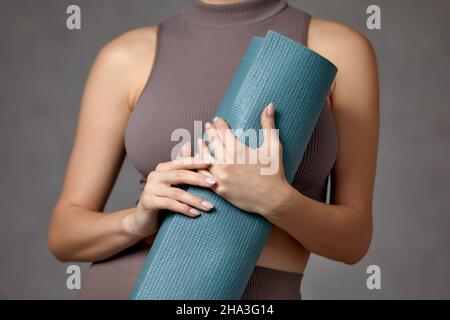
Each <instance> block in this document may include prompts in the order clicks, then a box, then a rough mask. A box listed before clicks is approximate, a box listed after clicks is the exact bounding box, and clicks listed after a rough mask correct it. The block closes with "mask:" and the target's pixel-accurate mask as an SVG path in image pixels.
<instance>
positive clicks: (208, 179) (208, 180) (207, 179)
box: [205, 177, 216, 184]
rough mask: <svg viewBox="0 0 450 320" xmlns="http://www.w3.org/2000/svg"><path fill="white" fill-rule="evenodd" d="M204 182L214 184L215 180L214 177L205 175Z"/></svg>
mask: <svg viewBox="0 0 450 320" xmlns="http://www.w3.org/2000/svg"><path fill="white" fill-rule="evenodd" d="M205 182H206V183H207V184H214V183H216V180H214V178H211V177H206V178H205Z"/></svg>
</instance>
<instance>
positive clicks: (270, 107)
mask: <svg viewBox="0 0 450 320" xmlns="http://www.w3.org/2000/svg"><path fill="white" fill-rule="evenodd" d="M267 115H268V116H269V117H273V116H274V115H275V106H274V105H273V103H272V102H271V103H269V105H268V106H267Z"/></svg>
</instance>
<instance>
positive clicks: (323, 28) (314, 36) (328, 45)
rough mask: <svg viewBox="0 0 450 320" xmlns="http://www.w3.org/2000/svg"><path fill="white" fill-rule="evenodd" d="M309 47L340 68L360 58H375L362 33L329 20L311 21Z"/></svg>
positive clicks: (369, 44) (368, 42)
mask: <svg viewBox="0 0 450 320" xmlns="http://www.w3.org/2000/svg"><path fill="white" fill-rule="evenodd" d="M308 47H310V48H311V49H312V50H314V51H317V52H318V53H320V54H322V55H323V56H325V57H326V58H328V59H330V60H331V61H332V62H334V63H336V64H338V67H339V64H343V63H344V64H345V63H346V62H347V61H354V59H355V58H358V57H359V58H368V59H369V60H373V59H374V58H375V54H374V50H373V47H372V45H371V43H370V41H369V40H368V39H367V38H366V37H365V36H364V35H363V34H362V33H360V32H358V31H356V30H355V29H353V28H351V27H349V26H346V25H344V24H341V23H338V22H333V21H328V20H320V19H311V23H310V27H309V33H308Z"/></svg>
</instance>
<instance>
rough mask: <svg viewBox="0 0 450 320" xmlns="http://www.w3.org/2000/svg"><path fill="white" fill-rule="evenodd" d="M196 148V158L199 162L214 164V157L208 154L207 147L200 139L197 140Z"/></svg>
mask: <svg viewBox="0 0 450 320" xmlns="http://www.w3.org/2000/svg"><path fill="white" fill-rule="evenodd" d="M197 148H198V157H199V158H200V159H201V160H205V161H206V162H209V163H214V157H213V156H212V154H211V152H209V149H208V146H207V145H206V143H205V141H204V140H203V139H201V138H199V139H198V140H197Z"/></svg>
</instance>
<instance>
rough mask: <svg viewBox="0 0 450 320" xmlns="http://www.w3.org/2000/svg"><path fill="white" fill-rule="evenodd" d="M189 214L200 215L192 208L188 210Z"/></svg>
mask: <svg viewBox="0 0 450 320" xmlns="http://www.w3.org/2000/svg"><path fill="white" fill-rule="evenodd" d="M189 212H190V213H192V214H193V215H194V216H198V215H200V212H198V210H196V209H194V208H191V209H189Z"/></svg>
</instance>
